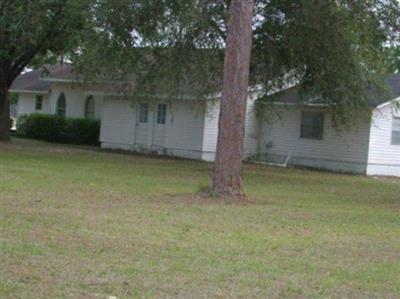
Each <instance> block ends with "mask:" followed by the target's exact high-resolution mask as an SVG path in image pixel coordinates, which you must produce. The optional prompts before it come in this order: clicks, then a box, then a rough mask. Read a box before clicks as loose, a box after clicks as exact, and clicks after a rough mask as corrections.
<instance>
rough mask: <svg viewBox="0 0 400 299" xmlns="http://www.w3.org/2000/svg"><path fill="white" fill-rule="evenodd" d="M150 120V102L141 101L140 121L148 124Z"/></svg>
mask: <svg viewBox="0 0 400 299" xmlns="http://www.w3.org/2000/svg"><path fill="white" fill-rule="evenodd" d="M144 107H145V108H144ZM144 113H145V114H144ZM148 122H149V104H148V103H140V104H139V115H138V123H141V124H147V123H148Z"/></svg>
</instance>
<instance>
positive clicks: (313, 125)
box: [300, 111, 324, 140]
mask: <svg viewBox="0 0 400 299" xmlns="http://www.w3.org/2000/svg"><path fill="white" fill-rule="evenodd" d="M323 133H324V113H322V112H313V111H303V112H302V113H301V130H300V138H307V139H319V140H320V139H322V137H323Z"/></svg>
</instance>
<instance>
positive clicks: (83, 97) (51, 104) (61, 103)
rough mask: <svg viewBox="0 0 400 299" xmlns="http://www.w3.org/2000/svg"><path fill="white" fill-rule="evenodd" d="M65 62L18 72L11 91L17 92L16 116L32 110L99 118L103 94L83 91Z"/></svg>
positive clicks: (33, 111)
mask: <svg viewBox="0 0 400 299" xmlns="http://www.w3.org/2000/svg"><path fill="white" fill-rule="evenodd" d="M78 82H79V78H78V77H77V76H76V75H75V74H74V73H73V71H72V68H71V66H70V65H68V64H58V65H53V66H49V67H47V71H46V72H45V73H44V72H43V71H41V70H34V71H30V72H27V73H25V74H22V75H20V76H19V77H18V78H17V79H16V80H15V81H14V83H13V84H12V86H11V89H10V92H14V93H17V94H18V105H17V116H18V117H19V116H21V115H23V114H31V113H45V114H59V115H64V116H66V117H76V118H95V119H100V118H101V114H102V108H103V98H102V97H101V96H94V95H91V94H89V93H87V92H86V89H85V88H84V87H83V86H82V85H81V84H79V83H78Z"/></svg>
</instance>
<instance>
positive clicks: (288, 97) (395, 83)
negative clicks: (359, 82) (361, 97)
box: [273, 74, 400, 107]
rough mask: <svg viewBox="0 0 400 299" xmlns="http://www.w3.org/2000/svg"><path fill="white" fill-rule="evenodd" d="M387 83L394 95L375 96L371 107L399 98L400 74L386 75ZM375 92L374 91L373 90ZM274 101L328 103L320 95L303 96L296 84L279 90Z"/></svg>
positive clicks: (304, 103)
mask: <svg viewBox="0 0 400 299" xmlns="http://www.w3.org/2000/svg"><path fill="white" fill-rule="evenodd" d="M385 81H386V83H387V84H388V86H389V90H390V91H391V95H392V97H390V98H388V96H379V95H377V96H376V97H373V98H372V99H371V100H370V102H369V105H370V106H371V107H377V106H379V105H381V104H383V103H386V102H388V101H390V100H392V99H393V98H397V97H399V96H400V74H391V75H388V76H387V77H386V80H385ZM371 92H373V91H371ZM273 97H274V100H273V102H274V103H277V104H286V105H309V106H312V105H320V106H324V105H326V103H325V102H324V101H323V100H322V99H321V98H319V97H316V96H303V97H301V96H300V94H299V92H298V87H296V86H294V87H291V88H288V89H286V90H283V91H281V92H278V93H276V94H274V95H273Z"/></svg>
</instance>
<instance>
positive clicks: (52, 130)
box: [17, 113, 100, 145]
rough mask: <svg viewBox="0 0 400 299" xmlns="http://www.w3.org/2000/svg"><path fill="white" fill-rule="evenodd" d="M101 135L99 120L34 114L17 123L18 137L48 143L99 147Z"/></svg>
mask: <svg viewBox="0 0 400 299" xmlns="http://www.w3.org/2000/svg"><path fill="white" fill-rule="evenodd" d="M99 134H100V121H98V120H91V119H83V118H65V117H61V116H57V115H49V114H37V113H34V114H28V115H22V116H20V117H19V118H18V122H17V136H20V137H25V138H32V139H38V140H44V141H48V142H60V143H69V144H87V145H98V144H99Z"/></svg>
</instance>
